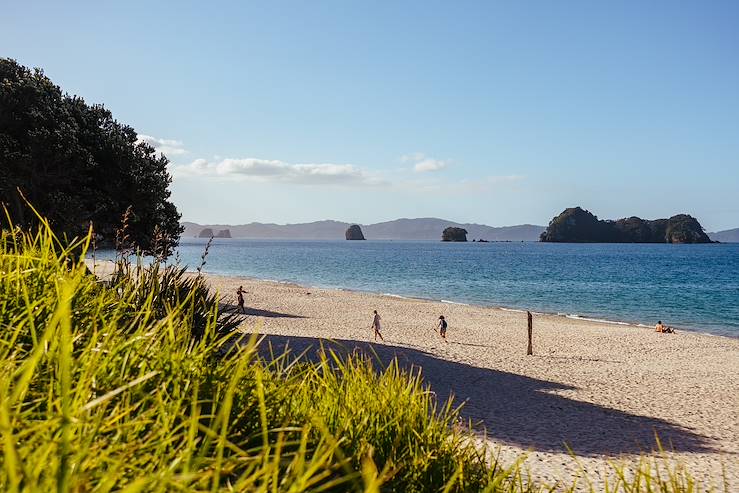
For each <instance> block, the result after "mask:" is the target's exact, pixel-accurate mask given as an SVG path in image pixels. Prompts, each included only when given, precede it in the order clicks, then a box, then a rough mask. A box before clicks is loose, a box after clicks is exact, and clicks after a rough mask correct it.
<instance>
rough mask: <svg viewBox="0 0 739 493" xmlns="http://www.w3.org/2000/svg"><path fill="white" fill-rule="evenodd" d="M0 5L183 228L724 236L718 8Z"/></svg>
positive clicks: (728, 22)
mask: <svg viewBox="0 0 739 493" xmlns="http://www.w3.org/2000/svg"><path fill="white" fill-rule="evenodd" d="M107 3H108V2H89V3H83V2H7V3H6V4H5V5H4V6H3V14H2V16H0V56H9V57H12V58H15V59H17V60H18V61H19V62H21V63H23V64H25V65H29V66H37V67H42V68H43V69H44V70H45V71H46V73H47V75H49V76H50V77H51V78H52V79H53V80H54V81H55V82H56V83H58V84H59V85H61V86H62V88H64V89H65V90H66V91H67V92H69V93H73V94H79V95H81V96H83V97H84V98H85V99H86V100H87V101H88V102H96V103H104V104H105V106H107V107H108V108H110V109H111V110H112V111H113V113H114V115H115V116H116V117H117V118H118V119H119V120H120V121H123V122H126V123H128V124H130V125H132V126H133V127H134V128H136V130H137V131H138V132H139V133H140V134H142V135H145V136H148V138H149V140H150V141H151V142H152V143H156V145H157V146H159V148H160V149H161V150H163V151H164V152H165V153H166V154H167V155H168V157H169V158H170V159H171V161H172V172H173V175H174V182H173V185H172V190H173V199H174V201H175V203H176V204H177V206H178V208H179V209H180V211H181V212H182V213H183V219H185V220H192V221H197V222H227V223H245V222H251V221H262V222H270V221H271V222H280V223H282V222H302V221H310V220H319V219H329V218H330V219H338V220H345V221H356V222H362V223H369V222H376V221H382V220H388V219H394V218H397V217H426V216H436V217H443V218H447V219H452V220H457V221H461V222H468V221H469V222H481V223H486V224H491V225H510V224H519V223H536V224H546V222H547V221H549V220H550V219H551V218H552V217H553V216H554V215H556V214H557V213H559V212H560V211H561V210H562V209H564V208H565V207H568V206H573V205H581V206H583V207H586V208H588V209H590V210H591V211H593V212H594V213H596V214H597V215H598V216H600V217H603V218H617V217H624V216H630V215H638V216H641V217H645V218H656V217H665V216H669V215H672V214H675V213H679V212H687V213H691V214H693V215H695V216H696V217H698V218H699V219H700V220H701V222H702V223H703V224H704V226H705V227H706V228H707V229H709V230H719V229H726V228H732V227H739V29H737V26H738V25H739V3H737V2H697V1H695V2H679V3H678V2H658V1H656V2H591V1H582V2H580V1H570V2H545V1H542V2H479V3H477V2H429V1H424V2H410V1H409V2H382V3H378V2H364V3H360V2H348V1H335V2H333V1H331V2H287V1H285V2H262V3H256V2H253V3H252V2H250V3H248V4H247V2H236V1H234V2H170V3H165V2H146V3H144V2H135V1H129V2H119V3H118V4H116V5H112V4H111V5H107Z"/></svg>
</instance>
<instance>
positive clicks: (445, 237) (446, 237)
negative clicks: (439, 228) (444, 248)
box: [441, 226, 467, 241]
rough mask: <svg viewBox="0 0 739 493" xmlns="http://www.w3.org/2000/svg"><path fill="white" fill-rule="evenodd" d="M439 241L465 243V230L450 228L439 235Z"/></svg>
mask: <svg viewBox="0 0 739 493" xmlns="http://www.w3.org/2000/svg"><path fill="white" fill-rule="evenodd" d="M441 241H467V230H466V229H464V228H455V227H452V226H450V227H448V228H446V229H445V230H444V231H443V232H442V233H441Z"/></svg>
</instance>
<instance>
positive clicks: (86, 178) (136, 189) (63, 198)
mask: <svg viewBox="0 0 739 493" xmlns="http://www.w3.org/2000/svg"><path fill="white" fill-rule="evenodd" d="M168 163H169V161H168V160H167V158H166V157H165V156H163V155H161V154H158V153H157V152H156V151H155V149H154V148H153V147H152V146H150V145H148V144H147V143H144V142H139V141H138V136H137V134H136V131H135V130H134V129H133V128H131V127H130V126H128V125H124V124H122V123H119V122H118V121H116V120H115V119H114V118H113V115H112V114H111V112H110V111H109V110H107V109H105V108H104V107H103V106H102V105H98V104H93V105H89V104H87V103H85V101H84V100H83V99H82V98H81V97H78V96H70V95H68V94H66V93H63V92H62V90H61V88H60V87H59V86H57V85H55V84H54V83H53V82H52V81H51V80H50V79H49V78H48V77H46V76H45V75H44V73H43V71H42V70H40V69H34V70H31V69H28V68H26V67H24V66H22V65H20V64H18V63H17V62H16V61H15V60H12V59H9V58H0V202H2V203H3V204H4V205H5V206H6V207H7V209H8V211H9V214H10V218H11V220H12V222H13V223H14V224H16V225H19V226H21V227H31V226H33V225H34V224H35V223H36V222H37V221H38V219H37V217H36V215H35V214H32V213H31V211H30V210H29V208H28V206H27V205H26V203H25V200H24V197H25V199H26V200H27V201H28V203H30V204H31V205H32V206H33V207H35V208H36V209H37V211H38V212H39V213H40V214H41V215H42V216H43V217H45V218H47V219H48V220H49V222H50V223H51V224H52V226H53V227H54V230H55V231H57V232H58V233H61V234H62V235H65V236H67V237H70V238H71V237H74V236H78V235H81V234H85V233H86V232H87V230H88V228H89V227H90V224H92V226H93V228H94V231H95V234H96V237H97V238H98V239H99V240H100V241H102V242H104V243H107V244H111V245H112V244H113V242H115V240H116V231H117V230H119V229H120V228H121V221H122V217H123V216H124V214H126V211H128V214H126V216H127V225H126V241H127V242H128V243H129V245H128V246H132V247H137V248H140V249H142V250H143V251H144V252H145V253H156V254H160V255H161V254H162V253H164V255H165V256H166V254H167V253H168V252H169V251H171V248H172V247H173V246H174V245H176V243H177V240H178V238H179V235H180V233H181V232H182V227H181V226H180V224H179V219H180V214H179V213H178V212H177V209H176V207H175V206H174V204H173V203H172V202H170V200H169V197H170V191H169V184H170V183H171V181H172V180H171V176H170V175H169V173H168V171H167V164H168ZM1 220H2V221H4V220H5V218H4V217H3V218H2V219H1Z"/></svg>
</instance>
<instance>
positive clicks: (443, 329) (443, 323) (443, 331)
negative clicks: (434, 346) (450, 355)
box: [439, 315, 449, 342]
mask: <svg viewBox="0 0 739 493" xmlns="http://www.w3.org/2000/svg"><path fill="white" fill-rule="evenodd" d="M447 326H448V324H447V323H446V319H445V318H444V315H440V316H439V335H440V336H441V338H442V339H444V340H445V341H446V342H449V341H447V340H446V328H447Z"/></svg>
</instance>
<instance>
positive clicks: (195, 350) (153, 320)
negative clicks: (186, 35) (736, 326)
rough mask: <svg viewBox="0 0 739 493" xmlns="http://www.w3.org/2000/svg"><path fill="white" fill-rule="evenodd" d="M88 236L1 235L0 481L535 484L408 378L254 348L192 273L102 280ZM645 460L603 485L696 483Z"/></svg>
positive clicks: (73, 487) (109, 486)
mask: <svg viewBox="0 0 739 493" xmlns="http://www.w3.org/2000/svg"><path fill="white" fill-rule="evenodd" d="M87 248H88V241H87V240H86V239H85V240H82V241H79V242H77V243H73V244H71V245H62V244H61V243H60V242H59V241H57V239H56V238H55V237H54V236H53V234H52V233H51V230H50V229H49V228H48V226H45V227H43V228H41V229H40V230H39V231H38V232H37V233H34V234H30V233H24V232H20V231H16V230H14V231H12V232H9V231H4V232H3V233H2V237H1V238H0V432H1V433H2V437H1V443H2V463H1V464H0V490H3V491H44V492H45V491H60V492H67V491H75V492H77V491H79V492H87V491H100V492H105V491H127V492H136V491H147V492H148V491H211V492H214V491H264V492H281V491H295V492H298V491H316V492H318V491H370V492H372V491H375V492H376V491H398V492H425V491H439V492H442V491H444V492H457V491H491V492H504V491H510V492H528V491H547V490H546V488H543V487H541V486H538V485H536V484H535V483H534V482H533V481H532V480H530V478H529V477H528V476H527V475H526V474H525V472H524V471H522V470H521V469H520V468H518V467H513V468H511V469H504V468H501V467H499V466H498V465H496V464H491V463H490V461H487V460H486V457H487V453H486V451H484V450H479V449H478V448H476V447H475V446H474V445H473V443H474V440H473V435H472V434H471V432H470V431H469V430H468V427H467V426H458V423H459V420H460V413H459V409H456V408H454V407H453V405H452V403H451V402H447V403H438V402H436V400H435V398H434V395H433V394H432V393H431V392H430V391H429V390H428V389H427V388H425V387H424V385H423V383H422V380H421V378H420V376H419V375H414V374H409V373H407V372H405V371H403V370H401V369H400V368H399V367H398V365H397V364H391V365H390V366H389V367H387V368H382V369H379V370H378V369H377V368H375V367H374V365H375V363H374V362H373V361H372V360H370V359H367V358H365V357H361V356H349V357H344V358H340V357H338V356H337V355H336V354H334V353H332V352H329V351H326V352H324V353H323V357H322V359H321V360H320V361H318V362H313V363H308V362H301V361H298V362H297V363H296V362H295V361H294V360H289V359H288V358H285V357H278V358H276V359H275V360H270V361H266V360H263V359H261V358H259V356H258V352H257V347H256V345H257V344H258V341H256V340H254V339H253V338H252V339H251V340H250V341H249V342H248V343H246V344H242V345H238V346H234V345H233V344H232V343H233V338H234V335H233V333H232V332H231V330H230V329H232V328H233V324H234V320H233V319H232V318H230V317H228V316H223V315H222V314H219V313H218V300H217V299H216V297H214V296H212V295H210V294H208V292H207V286H205V284H204V281H203V280H202V279H201V278H199V277H192V276H186V275H185V274H184V272H183V271H182V270H181V269H179V268H178V267H176V266H164V265H162V264H154V265H152V266H149V267H143V266H141V265H133V266H132V265H129V264H126V263H121V264H120V265H119V271H118V272H117V273H116V275H114V276H113V278H112V280H111V281H110V282H107V283H103V282H101V281H99V280H98V279H96V278H95V277H94V276H92V275H91V273H90V272H89V271H88V270H87V268H86V267H85V264H84V262H83V261H82V260H81V258H83V257H84V254H85V252H86V249H87ZM235 348H237V349H235ZM652 468H653V463H652V462H651V461H647V462H645V463H644V464H643V465H642V466H641V468H638V470H640V471H641V472H640V473H637V474H636V475H635V476H633V477H629V478H628V479H627V478H626V477H624V480H623V481H621V482H618V483H616V484H611V485H610V486H609V491H614V492H615V491H624V492H627V491H634V492H637V491H638V492H642V491H643V492H664V493H667V492H693V491H699V489H698V487H697V485H696V484H695V483H694V482H693V481H692V479H690V476H689V475H688V474H686V473H684V472H683V471H679V470H677V471H676V470H672V469H671V470H668V471H666V472H665V475H664V477H665V478H667V479H666V480H661V479H659V476H658V475H655V474H653V473H650V472H649V471H651V469H652ZM614 471H615V472H616V474H618V472H619V469H614Z"/></svg>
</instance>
